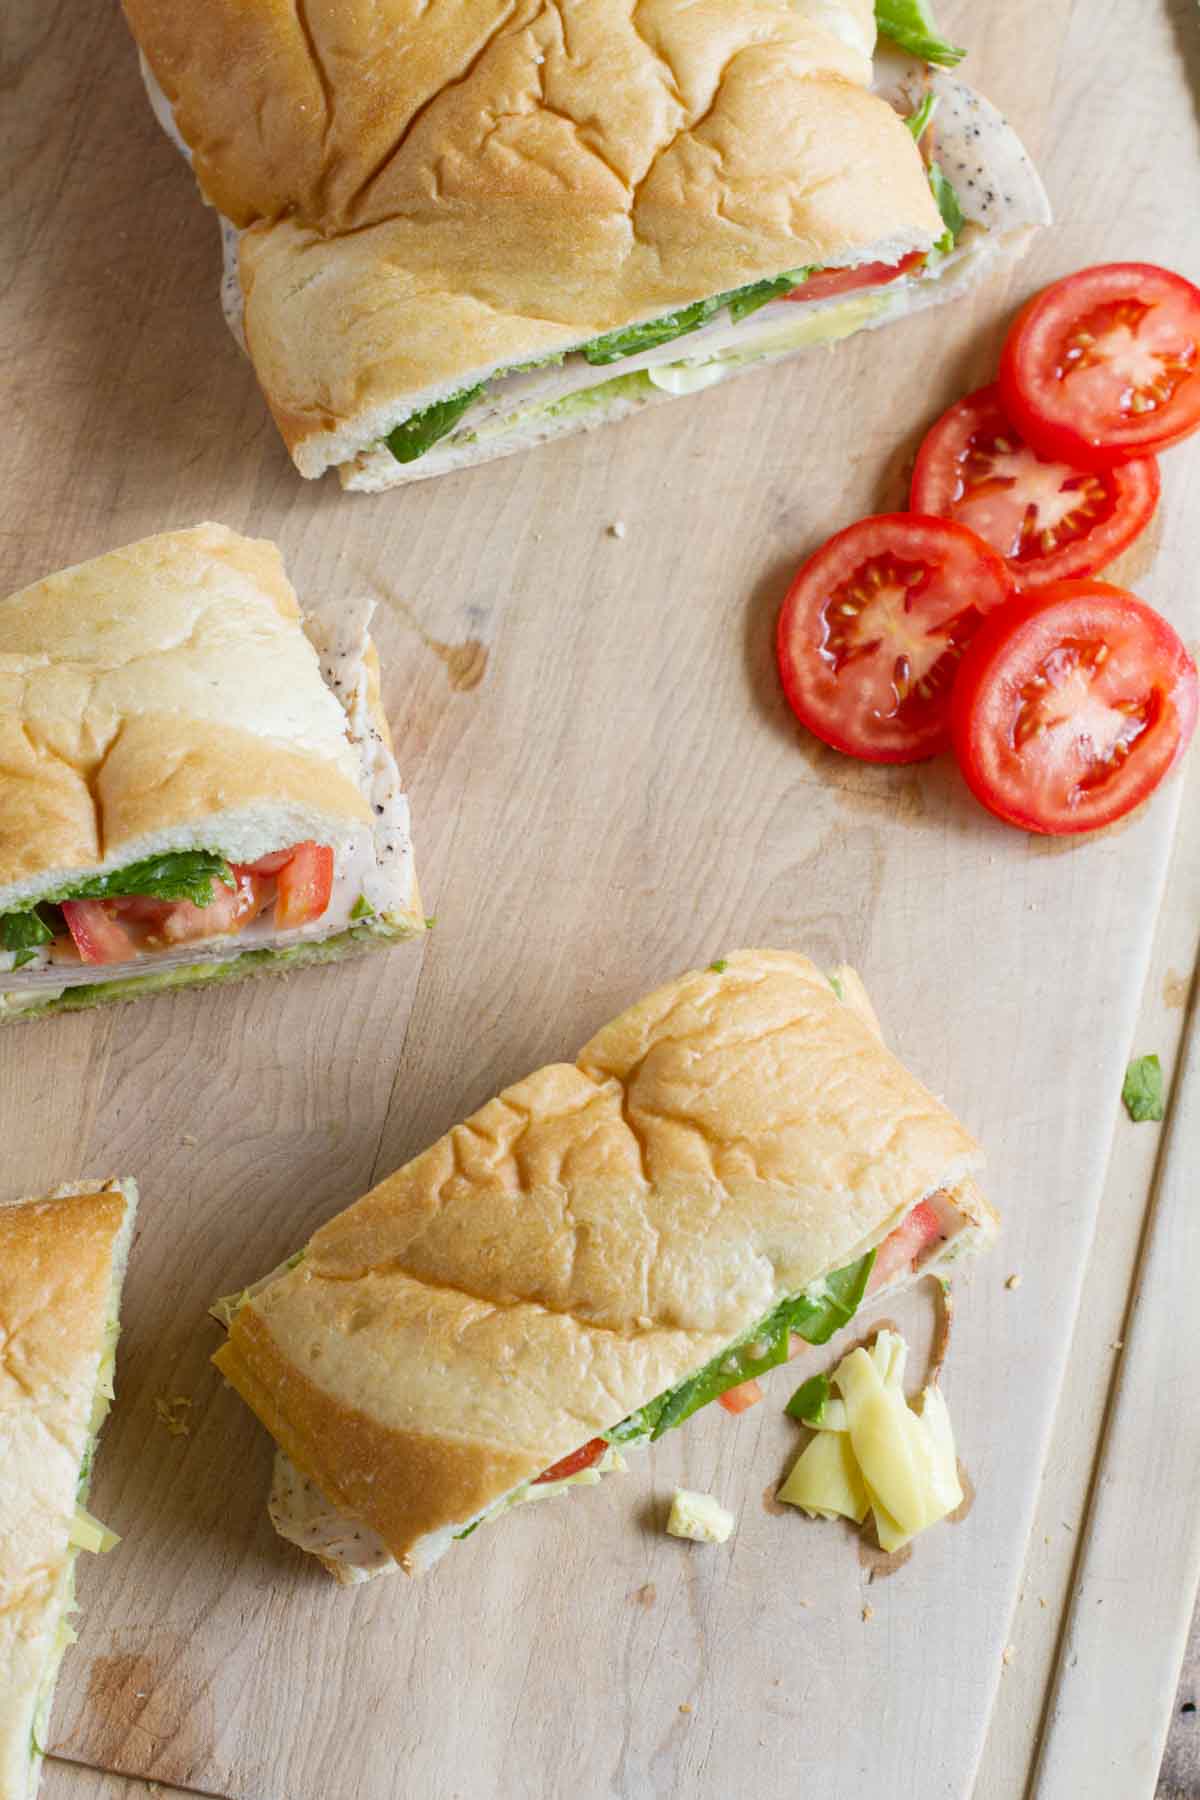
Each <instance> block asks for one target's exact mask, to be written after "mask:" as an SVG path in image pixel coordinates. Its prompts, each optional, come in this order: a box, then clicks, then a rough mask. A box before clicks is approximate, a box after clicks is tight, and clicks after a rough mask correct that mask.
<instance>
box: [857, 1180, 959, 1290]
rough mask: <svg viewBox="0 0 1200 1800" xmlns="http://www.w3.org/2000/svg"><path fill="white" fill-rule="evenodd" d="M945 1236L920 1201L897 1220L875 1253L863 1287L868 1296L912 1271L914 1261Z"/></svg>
mask: <svg viewBox="0 0 1200 1800" xmlns="http://www.w3.org/2000/svg"><path fill="white" fill-rule="evenodd" d="M945 1235H946V1234H945V1232H944V1231H943V1230H942V1222H941V1220H940V1219H939V1218H938V1216H937V1213H936V1212H935V1210H934V1208H933V1207H932V1206H930V1204H929V1202H928V1201H927V1200H922V1201H921V1203H920V1205H919V1206H914V1207H913V1209H912V1211H911V1212H910V1213H909V1214H908V1215H907V1217H906V1218H903V1219H901V1221H900V1223H899V1225H897V1227H896V1229H895V1231H893V1232H890V1233H889V1234H888V1236H887V1237H885V1238H884V1240H883V1242H882V1244H880V1246H879V1248H878V1250H877V1251H876V1252H875V1264H874V1267H873V1268H872V1270H871V1279H870V1280H869V1281H868V1283H867V1292H868V1294H873V1293H875V1291H876V1289H878V1288H881V1287H884V1286H886V1284H887V1283H888V1282H889V1281H894V1280H895V1278H896V1277H897V1276H898V1275H901V1274H903V1273H904V1272H905V1270H910V1269H913V1268H915V1267H916V1263H917V1259H918V1257H920V1256H922V1255H923V1253H924V1252H926V1251H928V1250H931V1249H932V1248H933V1246H934V1245H935V1244H936V1243H939V1242H940V1240H941V1239H942V1238H943V1237H944V1236H945Z"/></svg>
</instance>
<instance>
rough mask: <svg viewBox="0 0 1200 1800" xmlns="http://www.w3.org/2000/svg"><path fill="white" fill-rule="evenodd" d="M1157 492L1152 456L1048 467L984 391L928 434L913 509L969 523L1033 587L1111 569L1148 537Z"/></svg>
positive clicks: (994, 395) (990, 390) (989, 390)
mask: <svg viewBox="0 0 1200 1800" xmlns="http://www.w3.org/2000/svg"><path fill="white" fill-rule="evenodd" d="M1158 492H1159V479H1158V464H1157V463H1156V462H1155V460H1154V458H1153V457H1152V456H1139V457H1138V458H1136V459H1135V460H1134V461H1132V462H1127V463H1121V464H1120V465H1119V466H1118V467H1116V468H1113V469H1099V470H1097V469H1090V470H1089V469H1080V468H1078V467H1074V466H1072V464H1070V463H1064V462H1045V461H1043V460H1042V458H1041V457H1039V456H1037V455H1036V454H1035V452H1034V451H1033V450H1031V449H1030V448H1029V445H1028V444H1027V443H1026V442H1025V440H1024V439H1023V438H1022V436H1021V434H1020V432H1019V431H1018V430H1017V428H1016V426H1015V425H1013V424H1011V423H1010V422H1009V419H1008V416H1007V414H1006V413H1005V411H1004V409H1003V407H1002V405H1001V402H1000V390H999V388H996V387H986V388H980V389H979V391H978V393H974V394H968V395H967V397H966V399H965V400H960V401H958V403H957V404H956V405H954V406H952V407H951V408H950V410H949V412H945V413H943V414H942V416H941V418H940V419H939V420H938V422H937V424H936V425H934V426H933V427H932V429H931V430H930V431H929V432H928V434H927V435H926V438H925V441H924V443H923V444H922V445H921V448H920V450H919V451H918V452H917V461H916V467H915V468H914V469H913V479H912V495H911V505H912V509H913V511H914V512H921V513H937V514H939V515H940V516H941V517H942V518H945V519H955V520H957V521H958V523H959V524H960V525H965V526H966V527H967V529H968V530H970V531H973V532H974V533H975V534H976V536H977V537H981V538H982V539H983V540H984V542H985V543H988V544H990V545H991V546H992V548H993V550H998V551H999V552H1000V554H1001V556H1003V557H1004V559H1005V561H1006V562H1007V563H1008V566H1009V568H1010V570H1011V571H1012V574H1013V578H1014V579H1015V580H1016V581H1017V582H1019V583H1020V585H1021V586H1022V587H1025V588H1031V587H1043V586H1045V584H1046V583H1047V582H1050V581H1064V580H1066V579H1067V578H1068V577H1069V576H1073V575H1094V574H1095V573H1096V571H1097V570H1098V569H1103V568H1104V567H1105V566H1106V564H1108V563H1110V562H1112V560H1113V558H1114V557H1116V556H1119V555H1120V554H1121V552H1122V550H1125V549H1127V548H1128V546H1129V545H1130V544H1132V542H1133V540H1134V538H1136V537H1137V536H1138V534H1139V533H1140V532H1141V531H1143V530H1144V529H1145V527H1146V525H1147V523H1148V522H1149V519H1150V516H1151V514H1152V513H1153V511H1154V508H1155V506H1156V505H1157V504H1158Z"/></svg>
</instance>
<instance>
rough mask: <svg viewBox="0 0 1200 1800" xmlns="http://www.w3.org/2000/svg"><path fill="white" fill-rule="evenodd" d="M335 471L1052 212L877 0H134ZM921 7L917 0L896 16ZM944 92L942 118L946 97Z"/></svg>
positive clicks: (949, 268) (559, 407) (958, 275)
mask: <svg viewBox="0 0 1200 1800" xmlns="http://www.w3.org/2000/svg"><path fill="white" fill-rule="evenodd" d="M124 6H125V12H126V14H127V16H128V18H129V21H130V24H131V26H132V28H133V31H134V34H135V36H136V37H137V39H138V42H139V44H140V46H141V50H142V55H143V68H144V71H145V73H146V77H147V83H148V86H149V88H150V92H151V99H152V102H153V104H154V107H155V111H156V113H157V115H158V117H159V118H160V119H161V120H162V122H163V123H164V125H165V126H166V128H167V129H168V131H169V132H170V133H171V135H172V136H173V137H174V138H175V140H176V141H177V142H178V143H179V145H180V146H181V148H182V149H183V150H184V151H185V154H187V155H188V157H189V159H190V160H191V162H192V165H193V167H194V169H195V172H196V175H197V178H198V180H199V182H200V186H201V190H202V192H203V194H204V196H205V198H206V199H207V200H208V201H209V202H210V203H211V204H212V205H213V206H215V207H216V208H217V210H218V212H219V213H220V215H221V217H222V221H223V227H222V228H223V233H224V241H225V248H226V280H225V284H224V293H225V296H226V309H227V313H228V315H229V316H230V318H231V322H232V323H233V325H234V328H235V330H236V331H237V332H238V334H239V335H240V336H242V338H243V341H244V343H245V345H246V347H247V349H248V351H249V354H250V357H251V359H252V361H253V363H254V367H255V370H256V372H257V375H258V378H259V381H260V383H261V385H262V388H263V392H264V394H265V396H266V399H267V402H268V405H269V406H270V408H271V411H272V413H273V414H274V417H275V420H276V423H277V424H278V426H279V429H280V431H281V432H282V434H283V437H284V440H285V442H286V444H287V446H288V449H289V450H290V452H291V454H292V457H293V460H294V461H295V464H296V467H297V468H298V469H299V470H300V473H301V474H302V475H305V476H310V477H314V476H319V475H321V474H322V473H323V472H324V471H325V470H326V469H329V468H336V469H337V470H338V473H339V475H340V477H341V479H342V481H343V483H344V484H345V485H346V486H347V487H350V488H358V489H364V490H368V491H374V490H378V489H381V488H386V487H392V486H395V485H396V484H397V483H400V482H404V481H413V480H420V479H422V478H424V477H426V476H430V475H437V474H441V473H444V472H445V471H447V470H450V469H456V468H462V467H464V466H466V465H468V464H471V463H476V462H481V461H485V460H487V459H488V458H490V457H494V456H500V455H504V454H507V453H508V452H510V451H514V450H520V449H524V448H527V447H528V446H530V445H533V444H539V443H542V442H544V441H546V440H547V439H549V438H552V437H556V436H558V435H560V434H561V433H564V432H567V431H574V430H578V429H580V428H582V427H585V426H590V425H598V424H602V423H604V422H606V421H609V420H615V419H619V418H622V417H624V416H626V415H627V414H629V413H631V412H634V411H637V410H639V409H640V408H642V407H644V406H646V405H649V404H651V403H654V402H656V401H658V400H662V399H667V398H670V397H672V396H677V395H680V394H687V393H691V392H693V391H695V390H696V389H698V388H702V387H707V386H710V385H712V384H713V383H715V382H718V381H721V380H724V379H725V378H726V377H728V376H731V375H735V374H738V373H741V372H743V371H745V370H748V369H753V368H757V367H760V366H762V365H764V364H766V363H770V362H774V361H776V360H778V359H779V358H781V357H784V356H789V355H791V354H793V353H794V352H796V351H799V350H802V349H805V348H808V347H810V346H812V345H817V344H830V343H832V342H834V341H835V340H836V339H838V338H842V337H846V336H848V335H850V334H851V333H852V332H855V331H858V330H862V329H864V328H866V327H869V326H876V325H882V324H885V323H887V322H889V321H890V320H893V319H897V318H900V317H903V316H904V315H905V314H906V313H908V312H911V311H913V310H914V309H916V308H919V307H922V306H926V305H931V304H933V303H934V302H936V301H938V300H942V299H947V298H950V297H951V296H952V295H954V294H956V293H958V292H960V291H961V290H962V289H963V288H964V287H965V286H967V285H968V284H969V283H970V282H972V281H974V280H975V279H977V278H978V276H979V275H980V274H982V273H983V272H984V271H985V270H986V269H987V268H988V267H989V265H994V264H995V263H997V262H998V261H1002V260H1005V259H1011V258H1013V257H1015V256H1017V255H1019V254H1020V253H1021V252H1022V251H1023V250H1024V248H1025V246H1026V244H1027V242H1028V240H1029V237H1030V235H1031V233H1032V231H1033V229H1034V228H1035V227H1036V226H1038V225H1040V224H1043V223H1044V222H1045V221H1046V220H1047V219H1048V217H1049V214H1048V209H1047V205H1046V199H1045V194H1044V193H1043V190H1042V187H1041V184H1040V182H1039V181H1038V178H1037V176H1036V174H1035V173H1034V171H1033V168H1032V166H1031V165H1030V162H1029V159H1028V157H1027V156H1026V155H1025V153H1024V151H1023V149H1022V148H1021V145H1020V143H1019V142H1018V140H1017V138H1016V137H1015V135H1014V134H1013V132H1012V131H1011V130H1010V128H1009V127H1008V126H1007V125H1006V124H1005V122H1004V121H1003V120H1002V119H1001V118H1000V117H999V116H998V114H997V113H996V112H995V111H994V110H993V108H992V107H990V106H989V105H988V103H987V102H986V101H984V100H982V99H980V98H979V96H978V95H976V94H974V93H973V92H972V91H971V90H970V89H969V88H967V87H965V86H964V85H963V84H962V83H961V82H959V81H958V80H957V79H956V78H954V77H953V76H950V75H948V74H945V73H942V72H938V73H935V74H931V72H930V70H929V68H928V67H927V65H926V63H925V61H924V60H923V56H925V55H932V56H934V57H938V56H940V57H942V58H943V60H946V61H953V60H955V59H956V58H957V56H958V55H959V54H961V53H960V52H957V51H954V50H952V49H951V47H950V46H947V45H944V44H941V43H940V42H939V41H938V40H937V39H936V38H934V37H931V36H930V35H929V34H928V33H924V34H923V33H922V32H921V31H919V30H915V31H910V30H908V29H906V27H905V24H904V23H903V21H904V20H906V19H907V20H908V22H909V24H910V25H911V24H912V23H913V21H914V20H916V21H918V22H919V20H920V17H921V16H923V15H924V12H925V8H924V5H923V0H887V3H886V5H883V7H882V11H881V19H882V22H883V23H884V25H885V26H888V25H890V28H891V29H892V30H893V31H894V32H898V33H899V34H900V35H901V36H903V37H908V38H909V40H910V41H911V42H912V43H913V44H914V45H915V46H916V47H917V48H918V49H919V50H921V51H922V52H923V55H922V56H921V57H918V58H916V59H915V60H910V61H908V62H903V61H900V62H897V61H896V59H895V58H894V57H892V56H888V57H885V58H884V59H881V60H880V61H878V62H877V61H876V59H875V58H874V51H875V47H876V23H875V11H874V9H873V7H872V0H649V3H648V4H647V3H644V0H639V3H638V4H637V5H631V4H630V0H477V3H475V4H471V5H456V6H442V7H437V8H433V9H432V10H431V9H430V8H428V7H424V6H418V5H413V4H412V3H411V0H384V3H382V4H376V5H373V6H370V7H357V8H351V9H345V8H337V7H333V6H314V5H309V6H304V7H300V6H275V5H267V4H264V3H262V0H258V3H255V4H249V5H248V4H246V0H207V3H206V5H205V7H204V22H203V28H200V27H198V26H197V23H196V14H195V7H194V4H193V0H124ZM897 20H900V21H901V23H897V22H896V21H897ZM930 101H932V102H933V103H934V104H935V106H936V112H935V113H933V114H932V115H931V113H930V110H929V104H928V103H929V102H930Z"/></svg>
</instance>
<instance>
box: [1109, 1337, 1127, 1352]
mask: <svg viewBox="0 0 1200 1800" xmlns="http://www.w3.org/2000/svg"><path fill="white" fill-rule="evenodd" d="M1108 1347H1109V1349H1110V1350H1123V1349H1124V1348H1125V1339H1124V1338H1114V1339H1113V1341H1112V1343H1111V1344H1110V1345H1109V1346H1108Z"/></svg>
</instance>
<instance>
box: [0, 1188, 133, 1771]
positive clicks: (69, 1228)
mask: <svg viewBox="0 0 1200 1800" xmlns="http://www.w3.org/2000/svg"><path fill="white" fill-rule="evenodd" d="M136 1207H137V1188H136V1185H135V1183H134V1182H132V1181H128V1180H120V1181H117V1180H113V1181H108V1182H73V1183H68V1184H66V1185H64V1186H62V1187H60V1188H57V1189H55V1191H54V1192H53V1193H52V1194H49V1195H46V1196H44V1197H42V1198H39V1199H37V1200H24V1201H14V1202H0V1243H2V1245H3V1248H2V1250H0V1337H2V1336H4V1335H5V1334H6V1332H8V1331H10V1330H11V1331H12V1333H13V1337H14V1340H15V1338H16V1335H17V1326H18V1324H19V1326H20V1343H21V1348H22V1357H21V1365H20V1376H21V1379H20V1380H19V1381H18V1380H17V1379H16V1378H15V1377H14V1376H12V1375H9V1376H7V1377H6V1375H5V1373H4V1370H3V1368H2V1367H0V1669H3V1670H4V1681H3V1682H2V1683H0V1794H2V1795H4V1796H5V1800H9V1796H11V1797H12V1800H32V1796H33V1794H34V1793H35V1792H36V1789H37V1785H38V1775H39V1771H40V1764H41V1756H40V1754H38V1749H37V1747H38V1746H41V1747H42V1748H43V1749H44V1748H45V1744H46V1725H47V1721H48V1718H49V1712H50V1705H51V1700H52V1695H53V1689H54V1682H55V1677H56V1675H57V1671H58V1665H59V1662H60V1660H61V1657H62V1653H63V1650H64V1648H65V1646H66V1642H67V1633H66V1631H65V1629H64V1627H65V1623H66V1615H67V1612H68V1610H69V1608H70V1607H71V1606H72V1604H73V1593H74V1583H73V1571H74V1563H75V1555H76V1552H75V1550H74V1549H73V1548H72V1547H71V1544H70V1541H69V1533H70V1529H71V1523H72V1518H73V1515H74V1510H75V1506H76V1504H77V1502H80V1503H81V1502H82V1501H83V1500H84V1499H86V1494H87V1484H88V1473H89V1468H90V1462H91V1457H92V1454H93V1451H94V1446H95V1439H96V1435H97V1433H98V1431H99V1428H100V1425H101V1423H102V1421H103V1418H104V1414H105V1413H106V1412H107V1410H108V1400H107V1397H106V1395H105V1392H104V1389H105V1388H106V1387H107V1385H108V1383H109V1380H110V1377H111V1357H112V1352H113V1349H114V1346H115V1339H116V1322H117V1316H118V1310H119V1304H120V1292H121V1284H122V1281H123V1279H124V1274H125V1266H126V1262H127V1260H128V1256H129V1247H130V1243H131V1241H132V1236H133V1227H134V1217H135V1212H136Z"/></svg>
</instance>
